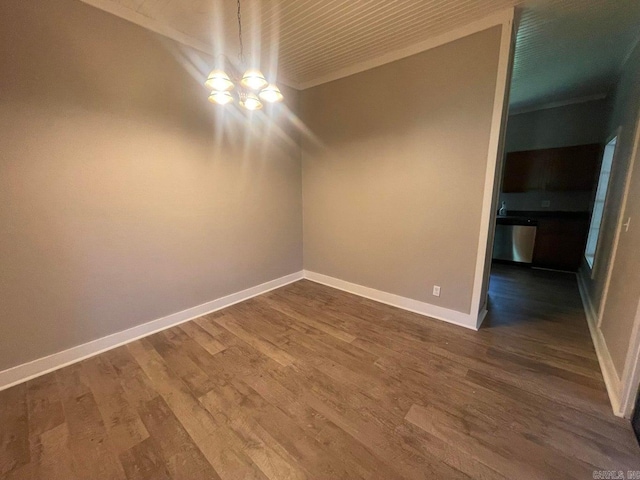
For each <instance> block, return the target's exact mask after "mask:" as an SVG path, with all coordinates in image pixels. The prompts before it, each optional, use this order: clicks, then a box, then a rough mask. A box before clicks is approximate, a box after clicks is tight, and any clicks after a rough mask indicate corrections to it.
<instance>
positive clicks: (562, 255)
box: [533, 218, 589, 272]
mask: <svg viewBox="0 0 640 480" xmlns="http://www.w3.org/2000/svg"><path fill="white" fill-rule="evenodd" d="M588 230H589V220H588V218H584V219H582V218H580V219H563V218H544V219H540V220H538V231H537V232H536V244H535V247H534V250H533V266H534V267H543V268H552V269H555V270H568V271H572V272H575V271H576V270H578V268H579V267H580V265H581V264H582V257H583V255H584V247H585V244H586V242H587V232H588Z"/></svg>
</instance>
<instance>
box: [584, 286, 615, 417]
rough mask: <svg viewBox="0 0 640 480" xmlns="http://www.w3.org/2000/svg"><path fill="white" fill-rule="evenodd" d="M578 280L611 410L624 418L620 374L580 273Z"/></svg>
mask: <svg viewBox="0 0 640 480" xmlns="http://www.w3.org/2000/svg"><path fill="white" fill-rule="evenodd" d="M576 276H577V278H578V290H579V292H580V298H581V299H582V306H583V307H584V312H585V315H586V316H587V324H588V325H589V332H590V333H591V340H592V341H593V346H594V347H595V350H596V355H597V356H598V363H599V364H600V370H601V371H602V377H603V378H604V384H605V385H606V387H607V393H608V394H609V401H610V402H611V408H612V410H613V413H614V415H616V416H618V417H622V416H624V412H623V411H622V409H621V405H620V392H621V388H622V383H621V381H620V377H619V376H618V372H616V369H615V367H614V365H613V360H612V359H611V354H610V353H609V349H608V348H607V343H606V342H605V340H604V337H603V336H602V332H601V331H600V328H598V316H597V315H596V312H595V309H594V308H593V304H592V303H591V298H589V294H588V292H587V288H586V285H585V284H584V280H583V278H582V275H580V273H577V274H576Z"/></svg>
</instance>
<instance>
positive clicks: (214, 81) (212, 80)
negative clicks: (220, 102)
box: [204, 70, 233, 92]
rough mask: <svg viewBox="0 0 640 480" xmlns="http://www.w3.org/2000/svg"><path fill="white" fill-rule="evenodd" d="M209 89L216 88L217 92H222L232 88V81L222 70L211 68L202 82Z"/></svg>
mask: <svg viewBox="0 0 640 480" xmlns="http://www.w3.org/2000/svg"><path fill="white" fill-rule="evenodd" d="M204 84H205V85H206V86H207V87H209V88H210V89H211V90H217V91H218V92H224V91H227V90H231V89H232V88H233V82H232V81H231V79H230V78H229V75H227V74H226V73H225V72H223V71H222V70H212V71H211V73H210V74H209V77H208V78H207V81H206V82H205V83H204Z"/></svg>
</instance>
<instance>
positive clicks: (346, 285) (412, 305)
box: [304, 270, 480, 330]
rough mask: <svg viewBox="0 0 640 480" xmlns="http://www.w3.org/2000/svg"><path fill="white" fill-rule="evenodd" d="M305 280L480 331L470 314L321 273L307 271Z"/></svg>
mask: <svg viewBox="0 0 640 480" xmlns="http://www.w3.org/2000/svg"><path fill="white" fill-rule="evenodd" d="M304 278H306V279H308V280H311V281H312V282H316V283H321V284H322V285H327V286H328V287H332V288H337V289H338V290H342V291H345V292H348V293H353V294H354V295H358V296H360V297H364V298H368V299H370V300H375V301H376V302H380V303H385V304H387V305H391V306H393V307H398V308H401V309H403V310H409V311H410V312H414V313H419V314H420V315H425V316H427V317H432V318H437V319H438V320H443V321H445V322H448V323H453V324H454V325H459V326H461V327H465V328H470V329H471V330H478V328H479V325H480V322H479V321H478V320H479V318H478V317H479V316H478V315H471V314H469V313H462V312H458V311H456V310H451V309H448V308H443V307H438V306H436V305H431V304H430V303H426V302H421V301H419V300H413V299H411V298H406V297H401V296H400V295H395V294H393V293H387V292H383V291H381V290H376V289H375V288H369V287H363V286H362V285H358V284H355V283H351V282H347V281H345V280H340V279H338V278H334V277H329V276H328V275H323V274H321V273H316V272H311V271H309V270H305V271H304Z"/></svg>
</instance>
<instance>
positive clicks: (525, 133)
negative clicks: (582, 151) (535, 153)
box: [505, 98, 612, 152]
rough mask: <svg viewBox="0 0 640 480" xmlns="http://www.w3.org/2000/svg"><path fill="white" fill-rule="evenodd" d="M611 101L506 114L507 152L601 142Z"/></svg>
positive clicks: (606, 128)
mask: <svg viewBox="0 0 640 480" xmlns="http://www.w3.org/2000/svg"><path fill="white" fill-rule="evenodd" d="M611 108H612V105H611V100H610V99H608V98H606V99H602V100H595V101H590V102H582V103H574V104H572V105H564V106H561V107H555V108H545V109H542V110H536V111H533V112H525V113H518V114H510V115H509V123H508V127H507V138H506V144H505V149H506V151H507V152H520V151H523V150H540V149H543V148H557V147H569V146H573V145H587V144H589V143H602V142H604V141H605V140H606V137H607V133H608V121H609V117H610V116H611Z"/></svg>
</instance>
